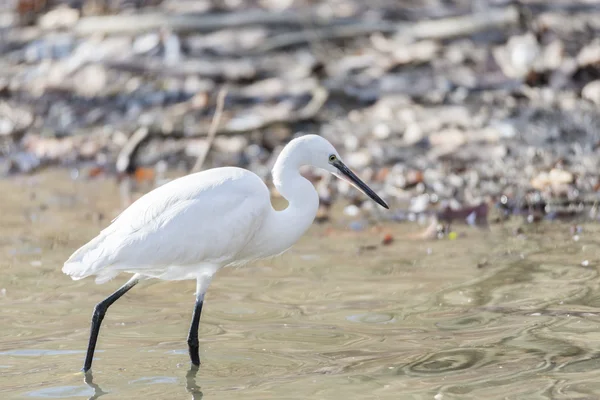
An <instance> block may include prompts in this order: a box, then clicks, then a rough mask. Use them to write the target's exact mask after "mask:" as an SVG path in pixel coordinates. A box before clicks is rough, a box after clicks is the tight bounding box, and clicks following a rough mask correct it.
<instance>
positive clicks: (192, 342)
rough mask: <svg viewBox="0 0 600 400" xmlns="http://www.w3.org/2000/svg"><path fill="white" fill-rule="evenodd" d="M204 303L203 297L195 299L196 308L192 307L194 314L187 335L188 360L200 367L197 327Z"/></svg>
mask: <svg viewBox="0 0 600 400" xmlns="http://www.w3.org/2000/svg"><path fill="white" fill-rule="evenodd" d="M203 302H204V295H201V296H197V297H196V306H195V307H194V314H193V316H192V325H191V326H190V333H189V334H188V338H187V342H188V350H189V352H190V360H191V361H192V364H193V365H195V366H199V365H200V354H199V349H200V343H199V342H198V326H199V325H200V314H202V303H203Z"/></svg>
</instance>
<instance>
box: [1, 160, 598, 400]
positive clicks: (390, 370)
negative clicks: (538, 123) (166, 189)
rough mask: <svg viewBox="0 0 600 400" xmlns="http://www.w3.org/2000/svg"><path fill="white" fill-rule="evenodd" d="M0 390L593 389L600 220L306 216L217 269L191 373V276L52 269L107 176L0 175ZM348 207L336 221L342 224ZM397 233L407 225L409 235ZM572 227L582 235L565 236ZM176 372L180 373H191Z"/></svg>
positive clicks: (563, 394) (553, 394)
mask: <svg viewBox="0 0 600 400" xmlns="http://www.w3.org/2000/svg"><path fill="white" fill-rule="evenodd" d="M0 193H2V200H1V214H0V254H2V257H0V398H1V399H49V398H58V399H78V398H80V399H85V398H98V396H101V397H100V398H101V399H103V400H104V399H106V400H108V399H166V398H169V399H190V398H195V399H200V398H204V399H217V398H218V399H242V398H243V399H246V400H247V399H306V398H314V399H350V398H352V399H354V398H360V399H434V398H435V399H437V400H439V399H495V398H498V399H586V398H597V397H598V396H600V356H599V355H600V351H599V350H600V333H599V331H600V324H599V322H600V314H598V313H600V291H598V286H599V285H600V279H599V277H598V265H597V264H598V254H599V246H598V244H597V243H596V241H595V238H596V237H597V234H598V232H599V231H600V229H598V227H597V226H596V225H584V226H583V230H582V232H581V233H579V235H578V237H577V238H574V237H573V234H572V232H571V231H570V227H569V226H568V225H566V224H560V223H543V224H541V225H535V226H534V225H530V226H526V227H524V228H525V232H524V234H522V235H515V234H514V227H515V223H511V224H509V225H507V226H503V225H493V226H492V227H491V229H490V230H489V231H483V230H477V229H475V228H466V227H465V228H462V229H461V230H462V232H463V233H464V234H463V235H460V236H459V238H458V239H456V240H453V241H450V240H441V241H424V240H418V239H411V238H409V236H410V235H411V234H413V233H415V232H417V231H419V230H420V229H422V227H418V226H414V225H407V224H395V225H386V226H385V227H384V230H386V231H390V232H393V234H394V237H395V238H396V239H397V240H396V241H395V242H394V243H393V244H392V245H390V246H386V247H378V248H377V249H376V250H370V251H369V250H367V251H362V252H358V251H357V248H358V247H360V246H361V245H365V244H378V242H379V240H380V237H381V233H373V232H371V231H369V230H367V231H363V232H347V231H341V230H339V229H337V228H335V227H334V229H333V230H332V228H331V226H317V225H315V226H314V227H313V228H312V229H311V231H310V232H309V234H307V235H306V236H305V237H304V238H303V239H302V240H301V241H300V242H299V243H298V244H297V245H296V246H295V247H294V248H293V249H292V250H290V251H289V252H288V253H286V254H285V255H283V256H281V257H279V258H276V259H274V260H270V261H267V262H262V263H258V264H257V265H254V266H251V267H243V268H232V269H226V270H222V271H220V272H219V273H218V275H217V277H216V278H215V280H214V281H213V284H212V286H211V287H210V289H209V291H208V294H207V296H206V302H205V307H204V311H203V315H202V322H201V327H200V340H201V358H202V361H203V365H202V366H201V368H200V371H198V373H197V374H196V375H195V377H194V376H193V374H191V375H189V373H188V366H189V362H188V356H187V348H186V342H185V338H186V334H187V330H188V324H189V319H190V317H191V312H192V308H193V302H194V295H193V293H194V289H195V285H194V283H193V282H191V281H188V282H159V281H152V282H143V283H141V284H140V285H138V286H137V287H135V288H134V289H133V290H132V291H131V292H129V293H128V294H127V295H126V296H124V297H123V298H122V299H121V300H119V301H118V302H117V303H115V305H114V306H113V307H111V309H110V310H109V312H108V313H107V317H106V319H105V320H104V324H103V328H102V330H101V333H100V339H99V343H98V349H97V352H96V358H95V361H94V367H93V371H94V380H93V384H86V383H85V382H84V379H83V375H82V373H81V372H79V369H80V368H81V364H82V362H83V357H84V350H85V348H86V345H87V339H88V332H89V331H88V330H89V320H90V316H91V312H92V309H93V307H94V305H95V304H96V303H97V302H98V301H100V300H102V299H103V298H104V297H106V296H107V295H108V294H110V293H111V292H112V291H113V290H114V289H116V288H117V287H118V286H119V285H121V284H122V283H123V282H124V281H125V279H126V276H122V277H119V278H117V279H115V280H114V281H112V282H110V283H108V284H105V285H96V284H95V283H94V281H93V279H91V278H88V279H86V280H83V281H71V280H70V279H69V278H68V277H67V276H65V275H63V274H62V273H61V272H60V268H61V266H62V263H63V262H64V260H65V259H66V258H67V257H68V256H69V255H70V254H71V252H72V251H73V250H74V249H75V248H77V247H78V246H80V245H81V244H83V243H85V242H86V241H87V240H89V239H90V238H92V237H93V236H94V235H95V234H96V233H97V232H98V231H99V230H100V229H102V228H103V227H104V226H106V224H108V222H109V221H110V219H112V218H113V216H115V215H116V214H117V213H118V212H119V207H120V205H121V203H120V200H119V195H118V190H117V188H116V186H115V185H114V183H113V182H110V181H103V180H98V181H94V182H84V181H73V180H71V179H70V177H69V174H68V172H65V171H55V172H48V173H43V174H40V175H36V176H33V177H29V178H18V179H14V180H5V181H2V182H0ZM343 225H344V224H343V223H342V222H340V226H343ZM403 238H404V239H403ZM576 239H577V240H576ZM188 375H189V377H188V378H186V376H188Z"/></svg>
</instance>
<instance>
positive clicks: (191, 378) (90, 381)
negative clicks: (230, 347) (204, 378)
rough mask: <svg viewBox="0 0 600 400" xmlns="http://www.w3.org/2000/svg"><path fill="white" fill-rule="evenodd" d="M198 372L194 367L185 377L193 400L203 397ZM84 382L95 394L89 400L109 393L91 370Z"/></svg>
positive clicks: (86, 374)
mask: <svg viewBox="0 0 600 400" xmlns="http://www.w3.org/2000/svg"><path fill="white" fill-rule="evenodd" d="M198 370H199V369H198V367H196V366H194V365H192V367H191V368H190V369H189V370H188V372H187V374H186V375H185V389H186V390H187V392H188V393H190V394H191V395H192V400H201V399H202V397H203V394H202V391H201V388H200V386H198V385H197V383H196V376H197V374H198ZM167 381H170V379H168V380H167ZM83 382H84V383H85V384H86V385H87V386H88V387H90V388H91V389H92V390H93V391H94V394H93V395H92V396H91V397H90V398H89V400H96V399H97V398H99V397H101V396H104V395H105V394H108V392H105V391H104V390H102V388H101V387H100V386H99V385H98V384H96V383H94V377H93V376H92V371H91V370H90V371H87V372H86V373H84V376H83Z"/></svg>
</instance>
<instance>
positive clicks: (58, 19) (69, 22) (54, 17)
mask: <svg viewBox="0 0 600 400" xmlns="http://www.w3.org/2000/svg"><path fill="white" fill-rule="evenodd" d="M78 20H79V12H78V11H77V10H75V9H74V8H70V7H66V6H59V7H56V8H55V9H53V10H50V11H48V12H47V13H45V14H43V15H41V16H40V17H39V18H38V26H39V27H40V28H42V29H47V30H54V29H65V28H70V27H72V26H73V25H75V24H76V23H77V21H78Z"/></svg>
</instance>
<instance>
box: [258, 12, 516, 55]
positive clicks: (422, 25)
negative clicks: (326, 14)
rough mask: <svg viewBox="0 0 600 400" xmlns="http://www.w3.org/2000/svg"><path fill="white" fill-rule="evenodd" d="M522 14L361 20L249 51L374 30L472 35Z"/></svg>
mask: <svg viewBox="0 0 600 400" xmlns="http://www.w3.org/2000/svg"><path fill="white" fill-rule="evenodd" d="M518 20H519V13H518V11H517V9H516V8H515V7H506V8H501V9H491V10H489V11H486V12H480V13H474V14H470V15H463V16H458V17H449V18H440V19H435V20H429V21H419V22H413V23H404V22H403V23H389V22H388V23H381V22H377V23H371V22H359V23H354V24H347V25H342V26H339V25H334V26H328V27H324V28H318V29H312V30H310V31H308V30H306V31H301V32H289V33H285V34H282V35H278V36H274V37H273V38H271V39H269V40H266V41H265V42H263V43H262V44H261V46H259V47H257V48H255V49H252V50H250V51H249V53H262V52H267V51H272V50H278V49H282V48H285V47H289V46H295V45H300V44H304V43H309V42H312V41H314V40H315V38H319V40H334V39H345V38H352V37H357V36H362V35H369V34H372V33H375V32H381V33H390V34H396V35H398V36H401V37H404V38H407V39H413V40H418V39H448V38H452V37H457V36H465V35H471V34H473V33H476V32H481V31H484V30H488V29H492V28H497V27H503V26H510V25H515V24H517V23H518Z"/></svg>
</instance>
